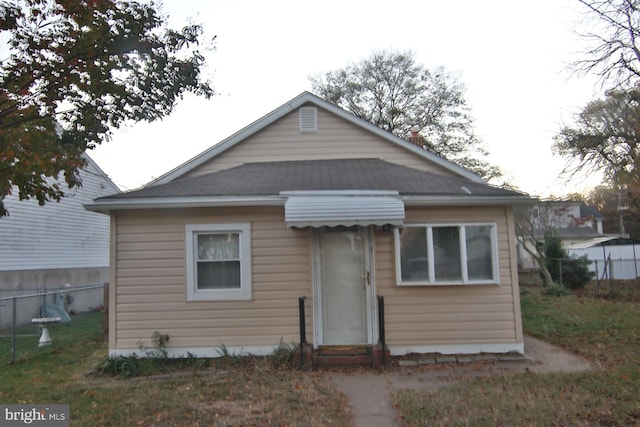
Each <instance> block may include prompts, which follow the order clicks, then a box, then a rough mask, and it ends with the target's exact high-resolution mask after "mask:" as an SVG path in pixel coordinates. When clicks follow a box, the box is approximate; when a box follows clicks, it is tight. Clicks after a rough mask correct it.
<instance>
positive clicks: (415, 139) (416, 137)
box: [407, 127, 424, 148]
mask: <svg viewBox="0 0 640 427" xmlns="http://www.w3.org/2000/svg"><path fill="white" fill-rule="evenodd" d="M407 141H409V142H410V143H412V144H413V145H417V146H418V147H420V148H424V137H423V136H422V135H420V134H419V133H418V128H417V127H413V128H411V131H410V132H409V137H408V138H407Z"/></svg>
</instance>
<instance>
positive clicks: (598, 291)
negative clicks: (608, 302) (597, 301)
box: [596, 260, 600, 298]
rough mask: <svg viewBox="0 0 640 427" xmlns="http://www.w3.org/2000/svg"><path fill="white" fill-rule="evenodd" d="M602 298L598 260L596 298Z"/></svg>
mask: <svg viewBox="0 0 640 427" xmlns="http://www.w3.org/2000/svg"><path fill="white" fill-rule="evenodd" d="M599 297H600V273H599V272H598V260H596V298H599Z"/></svg>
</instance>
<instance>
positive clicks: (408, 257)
mask: <svg viewBox="0 0 640 427" xmlns="http://www.w3.org/2000/svg"><path fill="white" fill-rule="evenodd" d="M399 231H400V251H401V254H400V260H401V263H402V265H401V268H400V271H401V273H402V281H403V282H419V281H427V280H429V262H428V260H429V259H428V249H427V229H426V228H424V227H411V228H403V229H400V230H399Z"/></svg>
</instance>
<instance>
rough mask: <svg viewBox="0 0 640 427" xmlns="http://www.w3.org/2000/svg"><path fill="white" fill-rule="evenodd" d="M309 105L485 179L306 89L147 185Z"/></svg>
mask: <svg viewBox="0 0 640 427" xmlns="http://www.w3.org/2000/svg"><path fill="white" fill-rule="evenodd" d="M307 104H312V105H315V106H317V107H319V108H322V109H324V110H327V111H329V112H331V113H333V114H335V115H337V116H338V117H341V118H342V119H344V120H346V121H348V122H350V123H352V124H354V125H356V126H359V127H361V128H363V129H365V130H367V131H369V132H371V133H373V134H375V135H377V136H379V137H381V138H383V139H385V140H387V141H389V142H390V143H392V144H396V145H399V146H401V147H402V148H404V149H406V150H408V151H411V152H413V153H415V154H417V155H419V156H421V157H423V158H424V159H426V160H428V161H430V162H433V163H435V164H437V165H439V166H441V167H443V168H444V169H446V170H449V171H451V172H453V173H454V174H456V175H458V176H460V177H462V178H466V179H468V180H470V181H473V182H483V180H482V178H480V177H479V176H478V175H476V174H475V173H473V172H471V171H469V170H467V169H465V168H463V167H461V166H458V165H457V164H455V163H453V162H450V161H448V160H446V159H444V158H442V157H440V156H438V155H436V154H434V153H432V152H430V151H427V150H425V149H422V148H420V147H418V146H416V145H414V144H412V143H410V142H408V141H406V140H404V139H402V138H400V137H398V136H396V135H394V134H392V133H391V132H388V131H386V130H383V129H381V128H379V127H378V126H375V125H374V124H372V123H369V122H368V121H366V120H363V119H361V118H359V117H357V116H355V115H353V114H352V113H350V112H348V111H345V110H343V109H342V108H340V107H338V106H336V105H334V104H331V103H330V102H327V101H325V100H323V99H321V98H319V97H317V96H316V95H313V94H312V93H309V92H303V93H301V94H300V95H298V96H297V97H295V98H293V99H292V100H290V101H288V102H286V103H284V104H283V105H281V106H280V107H278V108H276V109H275V110H273V111H272V112H270V113H269V114H267V115H265V116H263V117H262V118H260V119H258V120H256V121H255V122H253V123H251V124H250V125H248V126H246V127H245V128H244V129H241V130H240V131H238V132H236V133H234V134H233V135H231V136H230V137H228V138H226V139H224V140H223V141H221V142H220V143H218V144H216V145H214V146H212V147H211V148H209V149H207V150H205V151H204V152H202V153H200V154H198V155H197V156H196V157H194V158H192V159H191V160H188V161H187V162H185V163H183V164H182V165H180V166H178V167H176V168H175V169H173V170H171V171H169V172H167V173H166V174H164V175H162V176H160V177H159V178H156V179H155V180H153V181H151V182H150V183H149V184H147V187H149V186H155V185H161V184H166V183H169V182H171V181H173V180H175V179H178V178H180V177H182V176H184V175H185V174H187V173H189V172H190V171H192V170H194V169H195V168H197V167H199V166H200V165H202V164H204V163H206V162H208V161H209V160H211V159H212V158H213V157H215V156H217V155H219V154H221V153H223V152H224V151H226V150H228V149H230V148H231V147H233V146H234V145H236V144H238V143H240V142H241V141H243V140H245V139H246V138H248V137H249V136H251V135H253V134H255V133H256V132H258V131H260V130H262V129H264V128H265V127H267V126H269V125H270V124H272V123H274V122H275V121H276V120H278V119H280V118H282V117H284V116H285V115H287V114H289V113H291V112H292V111H295V110H296V109H298V108H299V107H301V106H303V105H307Z"/></svg>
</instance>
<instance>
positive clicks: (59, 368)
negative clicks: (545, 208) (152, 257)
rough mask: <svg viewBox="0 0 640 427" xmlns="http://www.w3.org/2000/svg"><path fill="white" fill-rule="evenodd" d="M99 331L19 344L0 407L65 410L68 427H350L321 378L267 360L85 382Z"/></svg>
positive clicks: (96, 326)
mask: <svg viewBox="0 0 640 427" xmlns="http://www.w3.org/2000/svg"><path fill="white" fill-rule="evenodd" d="M100 326H101V315H100V314H99V313H96V314H90V315H84V316H78V317H77V318H74V319H73V321H72V322H71V323H69V324H65V325H62V324H60V325H55V328H52V331H51V333H52V336H54V337H55V338H54V345H52V346H50V347H46V348H38V347H37V337H29V338H27V340H28V341H29V342H27V343H25V346H30V347H32V348H33V350H32V351H31V352H23V353H21V358H20V359H19V360H18V362H17V363H16V364H13V365H8V364H5V365H3V366H2V381H0V402H2V403H5V404H9V403H49V404H55V403H61V404H62V403H64V404H70V409H71V425H73V426H98V425H99V426H130V425H133V426H272V425H276V426H326V425H335V426H348V425H350V413H349V409H348V405H347V404H346V402H345V398H344V396H343V395H342V394H340V393H339V392H337V390H336V389H335V388H334V387H333V385H332V384H331V382H330V380H329V379H328V378H326V377H325V376H323V375H318V374H313V373H306V372H300V371H297V370H295V369H292V368H290V367H289V366H286V365H282V364H280V363H277V361H276V360H274V359H265V358H234V357H228V358H225V359H223V360H219V361H216V362H211V361H207V363H186V364H185V365H183V366H181V365H180V364H173V365H172V366H171V367H170V368H169V369H159V370H158V372H162V373H163V375H162V376H161V377H160V378H156V379H153V378H149V377H137V378H125V379H123V378H120V377H117V376H116V377H114V376H104V375H103V376H95V375H91V376H87V375H86V374H87V372H88V371H89V370H91V369H93V368H95V367H96V366H99V365H101V364H102V363H103V362H104V355H105V354H106V353H107V348H106V344H105V343H104V342H103V341H102V337H101V334H100ZM176 369H177V370H179V372H176Z"/></svg>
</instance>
